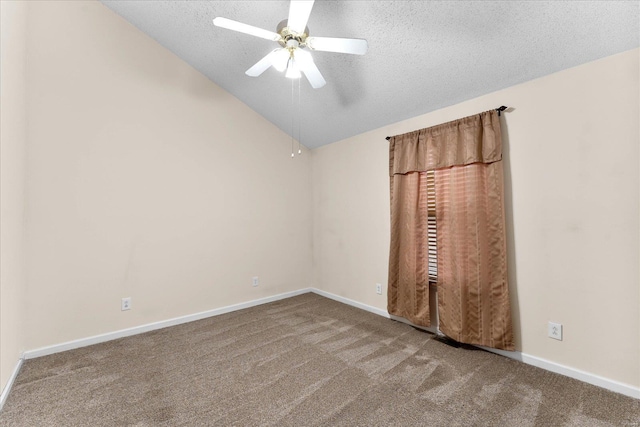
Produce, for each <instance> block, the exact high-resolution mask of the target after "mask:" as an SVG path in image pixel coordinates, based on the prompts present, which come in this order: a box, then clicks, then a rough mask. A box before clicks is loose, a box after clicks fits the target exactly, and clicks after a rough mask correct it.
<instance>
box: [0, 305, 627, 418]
mask: <svg viewBox="0 0 640 427" xmlns="http://www.w3.org/2000/svg"><path fill="white" fill-rule="evenodd" d="M316 425H322V426H507V427H512V426H640V401H638V400H635V399H631V398H628V397H625V396H622V395H619V394H615V393H612V392H608V391H606V390H603V389H600V388H597V387H594V386H591V385H588V384H585V383H581V382H579V381H576V380H572V379H570V378H566V377H562V376H560V375H556V374H553V373H550V372H547V371H544V370H541V369H538V368H534V367H532V366H528V365H525V364H523V363H519V362H516V361H513V360H510V359H507V358H503V357H501V356H498V355H495V354H492V353H487V352H484V351H481V350H474V349H469V348H454V347H450V346H447V345H445V344H443V343H440V342H438V341H435V340H434V339H432V335H430V334H428V333H425V332H421V331H419V330H416V329H414V328H412V327H410V326H408V325H405V324H402V323H399V322H394V321H392V320H388V319H385V318H382V317H380V316H376V315H374V314H370V313H367V312H364V311H361V310H358V309H355V308H352V307H349V306H346V305H343V304H341V303H338V302H334V301H332V300H329V299H326V298H323V297H320V296H317V295H315V294H305V295H302V296H299V297H295V298H290V299H287V300H283V301H278V302H275V303H271V304H266V305H262V306H259V307H254V308H251V309H246V310H242V311H238V312H235V313H230V314H226V315H222V316H218V317H212V318H209V319H205V320H201V321H198V322H192V323H189V324H185V325H181V326H175V327H172V328H167V329H162V330H159V331H154V332H149V333H146V334H143V335H138V336H134V337H129V338H123V339H120V340H116V341H111V342H108V343H104V344H98V345H95V346H91V347H85V348H82V349H78V350H73V351H68V352H65V353H60V354H55V355H52V356H47V357H42V358H39V359H33V360H28V361H26V362H25V364H24V365H23V367H22V370H21V372H20V375H19V376H18V378H17V382H16V383H15V385H14V387H13V391H12V392H11V395H10V397H9V399H8V401H7V404H6V405H5V408H4V410H3V411H2V413H1V414H0V426H296V427H299V426H316Z"/></svg>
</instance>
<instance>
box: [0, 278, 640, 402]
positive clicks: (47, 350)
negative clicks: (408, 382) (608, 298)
mask: <svg viewBox="0 0 640 427" xmlns="http://www.w3.org/2000/svg"><path fill="white" fill-rule="evenodd" d="M308 292H313V293H315V294H318V295H321V296H323V297H326V298H329V299H332V300H335V301H338V302H341V303H344V304H347V305H350V306H352V307H356V308H359V309H361V310H365V311H368V312H370V313H374V314H377V315H379V316H382V317H386V318H388V319H394V320H397V321H401V322H404V323H407V324H411V322H409V321H407V320H406V319H403V318H399V317H396V316H390V315H389V313H387V311H386V310H383V309H380V308H377V307H373V306H371V305H368V304H363V303H361V302H358V301H355V300H352V299H349V298H346V297H343V296H339V295H336V294H332V293H331V292H327V291H323V290H320V289H316V288H304V289H299V290H297V291H292V292H286V293H283V294H278V295H274V296H270V297H266V298H260V299H257V300H253V301H248V302H244V303H240V304H234V305H230V306H227V307H221V308H217V309H213V310H208V311H203V312H201V313H195V314H190V315H187V316H181V317H176V318H173V319H168V320H162V321H159V322H155V323H149V324H146V325H141V326H136V327H133V328H128V329H122V330H119V331H115V332H109V333H106V334H102V335H95V336H92V337H87V338H81V339H78V340H74V341H68V342H65V343H61V344H55V345H51V346H47V347H42V348H38V349H35V350H29V351H26V352H25V353H24V355H23V359H25V360H26V359H33V358H36V357H41V356H46V355H49V354H54V353H59V352H61V351H66V350H72V349H75V348H80V347H85V346H88V345H93V344H98V343H102V342H106V341H111V340H114V339H118V338H124V337H128V336H131V335H136V334H141V333H144V332H149V331H153V330H156V329H162V328H166V327H169V326H175V325H180V324H182V323H187V322H193V321H195V320H200V319H205V318H207V317H212V316H218V315H220V314H225V313H230V312H232V311H237V310H242V309H244V308H249V307H254V306H257V305H261V304H266V303H269V302H273V301H278V300H281V299H285V298H290V297H293V296H297V295H302V294H305V293H308ZM412 326H415V325H412ZM421 329H425V330H427V331H429V332H432V333H437V331H436V330H435V328H421ZM480 348H482V349H484V350H487V351H490V352H492V353H496V354H499V355H501V356H505V357H508V358H510V359H515V360H518V361H521V362H523V363H526V364H528V365H532V366H536V367H538V368H542V369H545V370H547V371H551V372H555V373H557V374H561V375H564V376H567V377H570V378H574V379H577V380H580V381H583V382H586V383H589V384H593V385H595V386H598V387H602V388H605V389H607V390H611V391H614V392H616V393H620V394H624V395H626V396H629V397H633V398H636V399H640V388H639V387H634V386H632V385H630V384H625V383H621V382H619V381H615V380H611V379H608V378H604V377H601V376H598V375H595V374H591V373H589V372H585V371H581V370H579V369H575V368H571V367H569V366H565V365H561V364H559V363H555V362H552V361H550V360H546V359H542V358H540V357H537V356H532V355H529V354H526V353H522V352H519V351H513V352H511V351H502V350H496V349H493V348H487V347H480ZM23 359H20V360H19V362H18V364H17V365H16V369H15V370H14V373H13V375H12V376H11V379H10V380H9V382H8V383H7V386H5V388H4V390H3V391H2V396H1V397H0V399H1V400H0V409H1V408H2V405H3V404H4V402H5V400H6V398H7V396H8V394H9V390H10V389H11V385H12V384H13V381H14V380H15V377H16V376H17V374H18V371H19V370H20V367H21V366H22V360H23Z"/></svg>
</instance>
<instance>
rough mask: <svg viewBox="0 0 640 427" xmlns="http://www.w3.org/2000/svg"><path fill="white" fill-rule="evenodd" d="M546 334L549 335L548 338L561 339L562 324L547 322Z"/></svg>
mask: <svg viewBox="0 0 640 427" xmlns="http://www.w3.org/2000/svg"><path fill="white" fill-rule="evenodd" d="M548 335H549V338H553V339H554V340H559V341H562V324H560V323H555V322H549V330H548Z"/></svg>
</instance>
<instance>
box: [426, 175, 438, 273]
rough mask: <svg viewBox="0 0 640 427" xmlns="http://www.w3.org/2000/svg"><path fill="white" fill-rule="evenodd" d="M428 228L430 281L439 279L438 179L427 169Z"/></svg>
mask: <svg viewBox="0 0 640 427" xmlns="http://www.w3.org/2000/svg"><path fill="white" fill-rule="evenodd" d="M427 209H428V212H429V214H428V217H427V230H428V241H429V282H433V283H436V282H437V281H438V242H437V239H436V180H435V174H434V173H433V171H427Z"/></svg>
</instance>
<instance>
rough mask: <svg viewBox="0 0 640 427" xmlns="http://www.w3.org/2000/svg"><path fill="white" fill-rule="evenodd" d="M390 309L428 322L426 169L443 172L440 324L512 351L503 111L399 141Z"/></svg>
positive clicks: (394, 142)
mask: <svg viewBox="0 0 640 427" xmlns="http://www.w3.org/2000/svg"><path fill="white" fill-rule="evenodd" d="M389 150H390V151H389V170H390V179H391V250H390V255H389V286H388V307H387V308H388V311H389V313H390V314H393V315H396V316H400V317H404V318H406V319H408V320H410V321H411V322H412V323H414V324H417V325H421V326H429V283H428V274H427V264H428V263H427V216H428V211H427V203H426V198H427V195H426V176H425V173H424V172H425V171H427V170H435V173H434V175H435V184H436V223H437V245H438V256H437V259H438V283H437V289H438V319H439V328H440V330H441V331H442V332H443V333H445V334H446V335H448V336H450V337H451V338H453V339H455V340H457V341H460V342H464V343H468V344H479V345H484V346H488V347H494V348H500V349H505V350H513V349H514V345H513V332H512V326H511V310H510V305H509V290H508V286H507V269H506V246H505V231H504V201H503V194H504V189H503V174H502V161H501V160H502V141H501V135H500V121H499V117H498V115H497V113H496V111H494V110H492V111H488V112H485V113H481V114H478V115H475V116H470V117H465V118H463V119H460V120H456V121H453V122H449V123H444V124H442V125H438V126H434V127H431V128H426V129H421V130H419V131H415V132H410V133H407V134H404V135H399V136H395V137H392V138H391V139H390V145H389Z"/></svg>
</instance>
